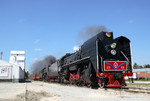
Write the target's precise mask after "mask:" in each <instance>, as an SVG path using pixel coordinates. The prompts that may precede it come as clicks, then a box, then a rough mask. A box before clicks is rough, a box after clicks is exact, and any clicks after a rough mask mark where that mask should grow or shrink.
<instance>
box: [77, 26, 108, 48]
mask: <svg viewBox="0 0 150 101" xmlns="http://www.w3.org/2000/svg"><path fill="white" fill-rule="evenodd" d="M102 31H104V32H107V31H108V30H107V28H106V27H105V26H99V25H93V26H88V27H85V28H84V29H83V30H81V31H80V32H79V34H78V36H77V43H78V44H80V45H81V44H82V43H83V42H84V41H86V40H88V39H89V38H91V37H93V36H95V35H97V34H98V33H100V32H102ZM79 40H80V42H79Z"/></svg>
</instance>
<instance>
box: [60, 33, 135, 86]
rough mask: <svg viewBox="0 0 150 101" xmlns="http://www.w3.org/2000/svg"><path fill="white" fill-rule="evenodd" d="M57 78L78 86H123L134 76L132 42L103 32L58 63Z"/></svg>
mask: <svg viewBox="0 0 150 101" xmlns="http://www.w3.org/2000/svg"><path fill="white" fill-rule="evenodd" d="M57 70H58V78H59V81H60V82H63V81H64V80H67V81H69V82H70V83H75V84H87V85H92V86H93V85H99V86H101V87H121V86H123V85H126V83H125V80H124V77H125V76H132V75H133V73H132V66H131V51H130V40H129V39H127V38H126V37H123V36H120V37H118V38H116V39H113V33H112V32H101V33H99V34H97V35H96V36H94V37H92V38H91V39H89V40H87V41H86V42H84V44H83V45H82V46H81V48H80V50H79V51H77V52H75V53H73V54H66V55H65V56H63V57H62V58H61V59H59V60H58V61H57Z"/></svg>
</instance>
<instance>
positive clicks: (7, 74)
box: [0, 66, 12, 80]
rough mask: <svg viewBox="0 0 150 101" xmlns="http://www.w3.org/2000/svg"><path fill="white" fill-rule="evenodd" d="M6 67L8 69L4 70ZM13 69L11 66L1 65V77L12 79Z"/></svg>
mask: <svg viewBox="0 0 150 101" xmlns="http://www.w3.org/2000/svg"><path fill="white" fill-rule="evenodd" d="M4 69H7V70H5V71H3V70H4ZM11 69H12V67H11V66H0V79H1V80H8V79H12V70H11ZM2 71H3V72H2Z"/></svg>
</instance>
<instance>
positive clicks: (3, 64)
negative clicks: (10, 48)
mask: <svg viewBox="0 0 150 101" xmlns="http://www.w3.org/2000/svg"><path fill="white" fill-rule="evenodd" d="M2 66H4V67H6V66H7V67H11V66H12V64H11V63H8V62H6V61H3V60H0V67H2Z"/></svg>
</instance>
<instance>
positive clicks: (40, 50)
mask: <svg viewBox="0 0 150 101" xmlns="http://www.w3.org/2000/svg"><path fill="white" fill-rule="evenodd" d="M34 51H42V49H40V48H38V49H34Z"/></svg>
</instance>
